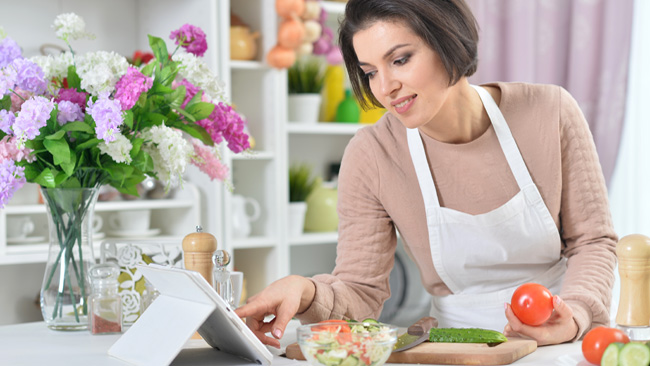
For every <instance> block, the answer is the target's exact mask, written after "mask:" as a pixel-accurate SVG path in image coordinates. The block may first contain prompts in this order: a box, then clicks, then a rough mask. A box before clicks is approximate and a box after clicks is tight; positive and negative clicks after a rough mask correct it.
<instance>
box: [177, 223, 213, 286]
mask: <svg viewBox="0 0 650 366" xmlns="http://www.w3.org/2000/svg"><path fill="white" fill-rule="evenodd" d="M216 250H217V239H216V238H215V237H214V235H212V234H210V233H204V232H203V228H201V226H197V227H196V232H195V233H191V234H188V235H186V236H185V238H183V253H184V262H185V269H189V270H192V271H196V272H199V273H200V274H201V276H203V278H205V280H206V281H208V283H209V284H210V286H212V287H213V288H214V275H213V270H214V263H213V262H212V255H213V254H214V252H215V251H216Z"/></svg>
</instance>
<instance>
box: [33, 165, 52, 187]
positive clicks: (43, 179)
mask: <svg viewBox="0 0 650 366" xmlns="http://www.w3.org/2000/svg"><path fill="white" fill-rule="evenodd" d="M34 183H37V184H40V185H41V186H43V187H45V188H54V187H56V182H55V181H54V174H53V173H52V171H51V170H50V168H45V169H43V171H42V172H41V173H40V174H39V175H38V176H37V177H36V178H34Z"/></svg>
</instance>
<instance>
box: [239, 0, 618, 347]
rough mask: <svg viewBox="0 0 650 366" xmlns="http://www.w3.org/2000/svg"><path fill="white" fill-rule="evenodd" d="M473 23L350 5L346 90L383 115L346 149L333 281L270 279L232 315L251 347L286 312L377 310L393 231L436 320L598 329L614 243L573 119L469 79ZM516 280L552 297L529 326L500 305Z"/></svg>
mask: <svg viewBox="0 0 650 366" xmlns="http://www.w3.org/2000/svg"><path fill="white" fill-rule="evenodd" d="M476 28H477V27H476V23H475V20H474V18H473V16H472V14H471V12H470V10H469V8H468V7H467V5H466V4H465V3H464V2H463V0H451V1H442V0H349V2H348V4H347V6H346V11H345V19H344V20H343V22H342V24H341V30H340V39H339V41H340V45H341V48H342V51H343V56H344V59H345V64H346V67H347V70H348V72H349V74H350V79H351V82H352V87H353V90H354V92H355V94H356V96H357V98H359V99H362V98H360V97H361V96H362V95H364V94H366V95H368V96H369V98H370V101H371V103H372V104H374V105H378V106H383V107H384V108H386V109H387V110H388V113H386V114H385V115H384V116H383V117H382V119H381V120H380V121H379V122H377V123H376V124H375V125H373V126H371V127H366V128H364V129H363V130H361V131H359V132H358V133H357V134H356V136H355V137H354V138H353V139H352V140H351V141H350V143H349V145H348V147H347V148H346V151H345V155H344V157H343V162H342V165H341V172H340V175H339V202H338V213H339V217H340V221H339V222H340V223H339V243H338V247H337V261H336V268H335V269H334V271H333V273H332V274H331V275H318V276H314V277H313V278H311V279H307V278H303V277H299V276H289V277H286V278H283V279H280V280H278V281H276V282H274V283H273V284H271V285H270V286H269V287H268V288H266V289H265V290H264V291H262V292H261V293H260V294H258V295H256V296H254V297H252V298H251V299H249V301H248V304H246V305H245V306H243V307H241V308H239V309H237V313H238V314H239V315H240V316H242V317H247V322H248V325H249V326H250V327H251V329H252V330H253V331H254V332H255V333H256V335H257V336H258V337H259V338H260V339H261V340H262V341H263V342H264V343H266V344H269V345H273V346H276V347H277V346H279V342H278V340H277V339H279V338H280V337H281V336H282V332H283V331H284V329H285V327H286V324H287V323H288V321H289V320H290V319H291V318H292V317H293V316H296V317H298V318H299V319H300V320H301V321H303V322H314V321H320V320H323V319H335V318H338V319H340V318H352V319H363V318H366V317H375V318H376V317H378V315H379V313H380V312H381V308H382V305H383V303H384V301H385V300H386V299H387V298H388V297H389V296H390V289H389V281H388V280H389V274H390V270H391V268H392V266H393V255H394V251H395V247H396V233H395V229H398V230H399V232H400V234H401V235H402V238H403V239H404V242H405V246H406V249H407V251H408V252H409V253H410V255H411V257H412V259H413V260H414V262H415V264H416V265H417V266H418V268H419V270H420V274H421V279H422V282H423V284H424V286H425V288H426V289H427V291H428V292H429V293H430V294H431V295H432V307H431V313H432V315H433V316H434V317H436V318H437V319H438V321H439V323H440V326H443V327H481V328H489V329H495V330H500V331H503V332H504V333H505V334H506V336H515V335H520V336H525V337H530V338H533V339H535V340H537V342H538V344H539V345H545V344H557V343H562V342H567V341H575V340H577V339H579V338H580V337H581V336H582V335H583V334H584V333H585V332H586V331H588V330H589V329H590V328H591V327H593V326H596V325H606V324H608V323H609V306H610V297H611V287H612V284H613V280H614V275H613V270H614V266H615V261H616V258H615V254H614V249H615V243H616V241H617V237H616V234H615V233H614V230H613V228H612V223H611V218H610V214H609V209H608V202H607V192H606V187H605V184H604V179H603V176H602V172H601V169H600V165H599V163H598V158H597V155H596V152H595V148H594V144H593V141H592V137H591V134H590V132H589V129H588V126H587V123H586V121H585V119H584V117H583V115H582V113H581V112H580V109H579V107H578V106H577V104H576V102H575V101H574V100H573V98H572V97H571V96H570V95H569V94H568V93H567V92H566V91H565V90H564V89H562V88H560V87H556V86H550V85H531V84H523V83H494V84H488V85H484V86H482V87H476V86H472V85H470V84H469V82H468V81H467V77H469V76H471V75H472V74H473V73H474V71H475V70H476V66H477V55H476V49H477V42H478V32H477V29H476ZM525 282H537V283H541V284H543V285H544V286H546V287H547V288H549V289H550V290H551V292H552V293H553V294H555V296H554V298H553V305H554V313H553V316H552V317H551V318H550V319H549V320H548V321H546V323H544V324H542V325H540V326H537V327H532V326H527V325H524V324H522V323H521V322H520V321H519V320H518V319H517V317H516V316H514V314H513V312H512V309H511V308H510V305H509V304H508V302H509V301H510V298H511V296H512V293H513V292H514V290H515V289H516V288H517V287H518V286H519V285H521V284H523V283H525ZM504 307H505V309H504ZM268 315H275V318H274V319H273V320H272V321H270V322H267V323H265V322H264V317H265V316H268ZM269 332H270V333H271V334H272V337H271V336H267V335H266V333H269Z"/></svg>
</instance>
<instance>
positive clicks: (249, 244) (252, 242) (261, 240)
mask: <svg viewBox="0 0 650 366" xmlns="http://www.w3.org/2000/svg"><path fill="white" fill-rule="evenodd" d="M276 244H277V239H275V238H269V237H265V236H251V237H249V238H244V239H234V240H233V243H232V247H233V249H249V248H271V247H275V245H276Z"/></svg>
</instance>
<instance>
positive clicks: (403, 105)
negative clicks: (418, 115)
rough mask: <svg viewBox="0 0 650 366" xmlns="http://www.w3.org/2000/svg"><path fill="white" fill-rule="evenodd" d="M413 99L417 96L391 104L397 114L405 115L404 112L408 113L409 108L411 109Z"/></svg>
mask: <svg viewBox="0 0 650 366" xmlns="http://www.w3.org/2000/svg"><path fill="white" fill-rule="evenodd" d="M415 98H417V94H414V95H411V96H409V97H405V98H402V99H399V100H396V101H395V102H393V103H391V104H392V105H393V107H394V108H395V111H396V112H397V113H399V114H402V113H406V111H408V110H409V108H411V106H412V105H413V102H415Z"/></svg>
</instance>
